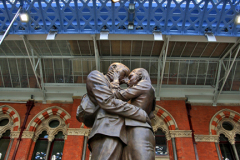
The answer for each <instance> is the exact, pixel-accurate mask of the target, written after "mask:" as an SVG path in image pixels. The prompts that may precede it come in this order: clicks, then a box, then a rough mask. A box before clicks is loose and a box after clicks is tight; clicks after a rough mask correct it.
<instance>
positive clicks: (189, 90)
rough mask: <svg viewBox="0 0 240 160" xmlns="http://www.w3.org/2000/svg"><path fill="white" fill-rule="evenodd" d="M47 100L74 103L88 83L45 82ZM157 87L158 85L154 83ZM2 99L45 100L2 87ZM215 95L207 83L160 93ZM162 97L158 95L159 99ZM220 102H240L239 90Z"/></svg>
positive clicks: (201, 99) (193, 98) (31, 91)
mask: <svg viewBox="0 0 240 160" xmlns="http://www.w3.org/2000/svg"><path fill="white" fill-rule="evenodd" d="M45 87H46V102H49V101H61V102H70V103H72V102H73V100H72V96H83V95H84V94H85V93H86V92H87V91H86V84H83V83H75V84H72V83H69V84H66V83H65V84H64V83H62V84H54V83H45ZM153 87H154V88H155V89H156V85H153ZM0 94H1V95H2V96H1V97H0V101H24V100H25V101H27V100H28V99H29V97H30V96H31V95H34V99H35V100H37V101H42V100H43V94H42V91H41V90H40V89H38V88H1V90H0ZM213 95H214V88H212V86H210V85H207V86H203V85H197V86H194V85H187V86H186V85H162V91H161V93H160V97H161V98H166V99H167V98H170V99H180V98H182V99H183V98H185V97H187V98H188V101H190V102H191V103H203V104H208V103H211V104H212V103H213V100H212V99H211V97H212V96H213ZM159 99H160V98H159V97H157V100H159ZM218 103H228V104H236V103H238V104H240V99H239V92H226V91H224V92H222V94H221V95H220V96H219V100H218Z"/></svg>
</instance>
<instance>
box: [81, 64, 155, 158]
mask: <svg viewBox="0 0 240 160" xmlns="http://www.w3.org/2000/svg"><path fill="white" fill-rule="evenodd" d="M114 72H115V73H118V75H119V82H120V83H125V82H126V77H127V76H128V74H129V73H130V71H129V69H128V67H126V66H125V65H123V64H121V63H113V64H111V65H110V67H109V69H108V73H107V74H106V75H103V74H102V73H101V72H99V71H96V70H95V71H92V72H91V73H90V74H89V75H88V77H87V82H86V85H87V93H88V96H89V99H90V100H91V101H92V102H93V103H94V105H95V106H97V105H99V107H100V109H99V111H98V112H97V115H96V119H95V122H94V124H93V127H92V130H91V133H90V135H89V141H88V143H89V145H90V150H91V151H92V160H113V159H114V160H115V159H116V160H118V159H121V156H122V150H123V145H124V144H127V135H126V128H125V125H124V117H126V118H130V119H134V120H137V121H141V122H144V123H145V122H148V123H150V119H149V118H148V115H147V114H146V112H145V111H144V110H142V109H141V108H138V107H136V106H133V105H131V104H128V103H127V102H124V101H122V100H119V99H115V98H114V95H113V93H112V90H111V84H110V82H111V81H113V79H114V77H113V74H114Z"/></svg>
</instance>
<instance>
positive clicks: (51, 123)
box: [49, 120, 59, 128]
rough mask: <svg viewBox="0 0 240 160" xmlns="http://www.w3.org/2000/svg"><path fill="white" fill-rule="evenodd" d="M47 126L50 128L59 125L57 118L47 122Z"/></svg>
mask: <svg viewBox="0 0 240 160" xmlns="http://www.w3.org/2000/svg"><path fill="white" fill-rule="evenodd" d="M49 126H50V127H51V128H56V127H57V126H59V121H58V120H53V121H51V122H50V123H49Z"/></svg>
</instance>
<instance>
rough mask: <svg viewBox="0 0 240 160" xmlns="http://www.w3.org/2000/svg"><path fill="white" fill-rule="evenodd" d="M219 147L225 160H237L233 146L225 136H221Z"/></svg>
mask: <svg viewBox="0 0 240 160" xmlns="http://www.w3.org/2000/svg"><path fill="white" fill-rule="evenodd" d="M219 146H220V149H221V153H222V158H223V160H235V157H234V151H233V148H232V145H231V144H230V143H229V141H228V138H227V137H225V136H224V135H223V134H220V141H219Z"/></svg>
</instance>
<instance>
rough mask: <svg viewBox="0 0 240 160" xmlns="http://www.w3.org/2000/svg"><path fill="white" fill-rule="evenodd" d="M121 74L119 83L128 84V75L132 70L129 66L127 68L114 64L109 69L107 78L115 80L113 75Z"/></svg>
mask: <svg viewBox="0 0 240 160" xmlns="http://www.w3.org/2000/svg"><path fill="white" fill-rule="evenodd" d="M114 72H115V73H118V74H119V83H120V84H123V83H127V82H128V75H129V73H130V70H129V68H128V67H127V66H125V65H124V64H122V63H117V62H115V63H112V64H111V65H110V66H109V68H108V73H107V76H108V77H109V78H110V80H111V81H112V80H113V73H114Z"/></svg>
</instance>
